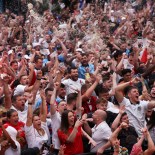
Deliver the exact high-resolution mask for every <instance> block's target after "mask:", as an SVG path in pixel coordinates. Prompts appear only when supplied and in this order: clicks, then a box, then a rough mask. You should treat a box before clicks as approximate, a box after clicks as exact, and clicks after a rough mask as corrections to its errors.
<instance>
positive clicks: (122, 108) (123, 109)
mask: <svg viewBox="0 0 155 155" xmlns="http://www.w3.org/2000/svg"><path fill="white" fill-rule="evenodd" d="M124 112H125V105H123V106H120V109H119V113H120V114H121V115H122V114H123V113H124Z"/></svg>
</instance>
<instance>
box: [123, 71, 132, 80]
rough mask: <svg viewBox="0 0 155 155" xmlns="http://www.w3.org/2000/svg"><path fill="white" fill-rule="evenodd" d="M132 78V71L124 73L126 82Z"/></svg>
mask: <svg viewBox="0 0 155 155" xmlns="http://www.w3.org/2000/svg"><path fill="white" fill-rule="evenodd" d="M131 78H132V77H131V73H126V74H125V75H124V77H123V79H124V81H125V82H128V81H130V80H131Z"/></svg>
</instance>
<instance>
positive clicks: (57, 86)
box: [54, 82, 60, 90]
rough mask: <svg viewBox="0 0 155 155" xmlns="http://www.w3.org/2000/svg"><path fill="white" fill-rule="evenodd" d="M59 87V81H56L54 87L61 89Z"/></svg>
mask: <svg viewBox="0 0 155 155" xmlns="http://www.w3.org/2000/svg"><path fill="white" fill-rule="evenodd" d="M59 87H60V84H59V82H56V83H54V88H55V89H56V90H58V89H59Z"/></svg>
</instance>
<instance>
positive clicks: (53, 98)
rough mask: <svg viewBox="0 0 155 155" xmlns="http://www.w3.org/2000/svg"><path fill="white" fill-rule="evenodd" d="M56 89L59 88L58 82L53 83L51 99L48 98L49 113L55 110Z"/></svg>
mask: <svg viewBox="0 0 155 155" xmlns="http://www.w3.org/2000/svg"><path fill="white" fill-rule="evenodd" d="M58 89H59V83H58V82H56V83H55V84H54V90H53V93H52V96H51V100H50V113H51V115H54V114H55V112H56V106H55V99H56V93H57V90H58Z"/></svg>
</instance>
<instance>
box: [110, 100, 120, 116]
mask: <svg viewBox="0 0 155 155" xmlns="http://www.w3.org/2000/svg"><path fill="white" fill-rule="evenodd" d="M107 111H111V112H113V113H116V114H118V113H119V109H118V108H117V107H116V106H115V105H114V104H113V103H112V102H109V101H108V105H107Z"/></svg>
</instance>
